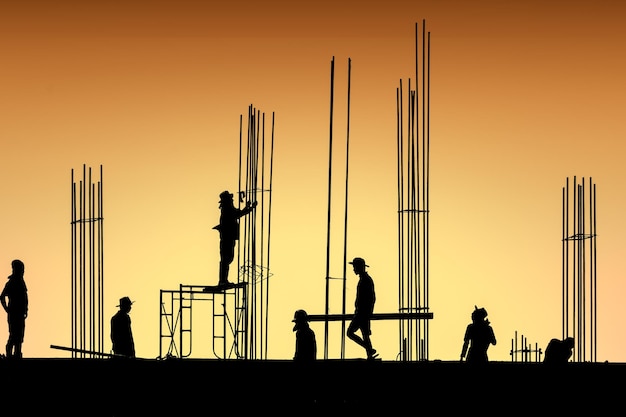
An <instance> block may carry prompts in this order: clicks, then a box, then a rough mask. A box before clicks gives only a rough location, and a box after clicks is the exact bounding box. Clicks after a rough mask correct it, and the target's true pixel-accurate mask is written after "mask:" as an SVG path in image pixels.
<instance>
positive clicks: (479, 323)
mask: <svg viewBox="0 0 626 417" xmlns="http://www.w3.org/2000/svg"><path fill="white" fill-rule="evenodd" d="M495 344H496V336H495V334H494V332H493V328H492V327H491V324H490V323H489V320H487V310H485V309H484V308H478V307H476V306H474V311H473V312H472V323H470V324H468V325H467V328H466V329H465V337H464V339H463V349H462V351H461V362H462V361H463V358H464V357H465V354H466V353H467V362H468V363H486V362H489V357H488V356H487V349H489V345H495ZM468 347H469V349H468Z"/></svg>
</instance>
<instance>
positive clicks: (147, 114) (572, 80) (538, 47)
mask: <svg viewBox="0 0 626 417" xmlns="http://www.w3.org/2000/svg"><path fill="white" fill-rule="evenodd" d="M218 3H219V5H215V6H214V5H208V2H204V1H190V0H179V1H150V2H148V1H139V0H129V1H123V2H122V1H107V2H104V1H91V2H78V1H67V0H59V1H56V2H53V3H51V2H46V1H30V0H25V1H20V2H8V1H2V2H0V56H1V58H0V59H1V62H2V64H1V65H0V140H1V143H2V152H0V178H1V181H0V194H1V195H2V196H3V204H2V211H1V213H2V215H1V216H0V274H1V273H2V271H4V274H5V276H8V275H9V274H10V272H11V269H10V262H11V260H12V259H14V258H19V259H22V260H23V261H24V262H25V265H26V273H25V279H26V281H27V284H28V286H29V294H30V300H31V309H30V316H29V318H28V320H27V329H26V337H25V343H24V355H25V356H28V357H63V356H66V355H67V352H61V351H58V350H53V349H50V345H51V344H55V345H64V346H68V345H70V331H71V329H70V266H71V262H70V254H71V250H70V194H69V190H70V182H71V181H70V175H71V170H72V169H74V170H78V171H79V172H80V171H81V170H82V167H83V165H84V164H85V165H87V166H88V167H93V168H95V169H96V170H97V169H98V167H99V166H100V165H102V166H103V170H104V178H103V180H104V181H103V182H104V187H105V194H104V218H105V221H104V227H105V243H104V248H105V266H104V269H105V297H106V300H105V301H106V302H105V315H106V317H107V320H106V326H107V332H108V317H110V316H111V315H113V314H114V313H115V311H116V310H117V309H116V307H115V306H116V305H117V304H118V299H119V298H120V297H122V296H124V295H128V296H130V297H131V298H132V299H134V300H136V303H135V305H134V308H133V311H132V312H131V317H132V320H133V327H134V332H135V338H136V349H137V355H138V356H140V357H144V358H155V357H157V356H158V354H159V330H158V326H159V315H158V309H159V290H160V289H176V288H178V285H179V284H181V283H183V284H200V285H204V284H214V283H216V282H217V271H218V260H219V250H218V243H219V242H218V235H217V233H216V232H215V231H214V230H212V229H211V227H213V226H214V225H215V224H216V223H217V221H218V217H219V210H218V195H219V193H220V192H221V191H223V190H224V189H229V190H236V187H237V175H238V146H239V118H240V116H241V115H242V114H243V115H246V114H247V110H248V106H249V105H250V104H252V105H254V106H255V107H256V108H257V109H259V110H260V111H262V112H265V113H266V114H268V115H271V114H272V113H274V114H275V118H276V122H275V156H274V157H275V166H274V186H273V203H272V204H273V206H272V207H273V214H272V216H273V217H272V222H273V226H272V227H273V229H272V259H271V266H272V274H273V275H272V278H271V279H272V280H273V281H272V282H273V284H272V285H273V287H272V288H273V289H272V293H271V300H270V303H271V312H270V326H269V332H270V334H269V357H270V358H287V359H290V358H291V357H292V356H293V349H294V341H295V340H294V335H293V333H292V331H291V327H292V323H291V318H292V316H293V311H294V310H296V309H299V308H304V309H306V310H307V311H308V312H309V313H311V314H321V313H323V310H324V288H325V282H324V276H325V265H326V210H327V198H326V197H327V179H328V177H327V173H328V153H329V149H328V145H329V138H328V136H329V135H328V133H329V132H328V126H329V85H330V62H331V60H332V59H333V57H334V58H335V72H336V86H335V88H336V100H338V101H337V103H341V101H340V100H345V97H346V93H345V86H346V78H347V77H346V74H347V61H348V59H351V62H352V72H351V121H350V132H351V133H350V138H351V139H350V141H351V142H350V146H351V156H350V158H351V159H350V193H349V200H350V202H349V207H350V209H349V210H350V211H349V229H348V248H347V253H348V257H350V258H351V257H354V256H362V257H364V258H365V259H366V260H367V262H368V264H369V265H370V266H371V267H370V268H369V272H370V274H371V275H372V277H373V278H374V280H375V283H376V288H377V295H378V304H377V306H376V311H377V312H394V311H397V301H396V300H397V281H398V279H397V276H398V272H397V250H396V241H397V235H396V233H397V232H396V221H397V214H396V211H397V206H396V204H397V203H396V120H395V117H396V101H395V100H396V89H397V87H398V85H399V81H400V80H401V79H402V80H405V82H406V80H408V79H409V78H411V77H413V76H414V73H413V71H414V60H415V55H414V41H415V32H414V31H415V23H417V22H420V23H421V22H422V20H423V19H425V20H426V27H427V30H428V31H429V32H430V33H431V105H430V112H431V122H430V123H431V125H430V132H431V133H430V140H431V171H430V190H431V191H430V213H431V214H430V245H429V251H430V266H429V268H430V302H431V303H430V309H431V311H432V312H433V313H434V317H435V318H434V320H433V321H432V322H431V330H430V358H431V359H441V360H456V359H458V357H459V353H460V351H461V347H462V343H463V333H464V331H465V326H466V325H467V324H468V323H469V321H470V314H471V312H472V310H473V309H474V306H475V305H478V306H479V307H485V308H486V309H487V311H488V312H489V319H490V320H491V322H492V325H493V327H494V330H495V332H496V337H497V339H498V344H497V345H496V346H493V347H491V348H490V351H489V355H490V358H491V359H492V360H510V356H509V350H510V348H511V340H512V339H513V338H514V337H515V332H518V334H520V335H524V336H525V337H526V338H527V339H528V342H529V343H531V344H533V345H534V344H535V343H537V344H538V345H539V347H542V348H545V346H546V345H547V343H548V341H549V340H550V339H551V338H553V337H560V336H561V248H562V246H561V221H562V216H561V214H562V205H561V204H562V200H561V192H562V188H563V187H564V186H565V184H566V179H567V178H570V179H572V178H573V177H574V176H576V177H577V178H579V179H583V178H584V179H588V178H590V177H591V178H593V181H594V183H595V184H596V186H597V202H596V205H597V207H596V208H597V232H598V237H597V251H598V252H597V262H598V264H597V268H598V270H597V274H598V324H597V330H598V360H601V361H604V360H608V361H620V362H621V361H625V360H626V336H625V333H624V332H623V329H624V327H625V325H626V323H624V321H625V318H626V304H625V303H624V302H623V294H624V293H625V286H626V282H625V280H624V272H623V265H622V261H623V259H625V256H626V254H625V253H624V252H625V250H626V243H625V241H624V239H623V235H624V232H625V231H626V230H625V227H626V225H625V224H624V221H623V217H622V213H624V212H625V211H626V198H625V197H624V192H623V184H624V183H625V182H626V181H625V180H626V178H625V176H626V169H624V161H623V157H624V152H625V148H624V147H625V145H624V142H623V138H624V136H625V134H626V126H625V124H624V101H623V100H624V97H625V96H626V91H625V90H626V76H625V75H624V74H626V58H625V55H624V53H623V51H624V46H625V45H626V28H625V27H624V24H623V20H624V17H625V16H626V14H625V12H626V10H625V9H624V8H625V7H626V6H624V5H622V4H620V3H619V2H615V1H604V0H594V1H568V2H551V1H535V0H531V1H528V0H525V1H508V2H501V1H480V0H479V1H472V2H466V1H445V0H438V1H413V2H410V3H407V2H403V1H396V0H390V1H385V2H371V1H359V2H342V1H328V0H322V1H317V2H314V3H307V4H306V5H303V4H302V3H297V2H279V1H271V0H270V1H266V2H249V1H237V2H218ZM339 105H340V104H338V105H337V106H339ZM340 111H342V110H341V107H338V110H337V112H340ZM344 132H345V131H344V130H342V125H341V123H340V122H338V126H337V133H336V135H338V136H337V137H339V135H342V134H343V133H344ZM340 252H342V250H341V249H340ZM335 259H342V254H341V253H337V254H336V258H335ZM333 268H334V269H336V270H338V271H340V270H341V268H342V266H341V265H333ZM356 282H357V279H356V277H355V276H354V275H353V274H352V273H351V270H350V269H348V297H349V298H352V297H353V296H354V289H355V286H356ZM207 320H208V319H207ZM322 326H323V325H322V324H321V323H316V324H313V327H314V330H316V331H317V333H318V339H319V343H321V342H322V335H323V332H322V331H323V327H322ZM395 329H396V324H395V323H393V322H387V321H377V322H375V323H374V325H373V335H372V340H373V343H374V346H375V347H376V348H377V349H378V351H379V352H380V353H381V357H382V358H383V359H389V360H391V359H394V358H395V356H396V355H397V353H398V344H397V339H396V337H395V336H394V333H393V332H394V331H395ZM3 335H6V321H5V320H0V339H1V338H2V337H5V336H3ZM106 349H107V350H108V349H110V342H109V341H108V340H107V344H106ZM347 356H348V357H363V351H362V349H361V348H359V347H358V346H356V345H355V344H353V343H351V342H348V350H347Z"/></svg>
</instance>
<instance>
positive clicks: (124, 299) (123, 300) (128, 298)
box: [116, 297, 134, 307]
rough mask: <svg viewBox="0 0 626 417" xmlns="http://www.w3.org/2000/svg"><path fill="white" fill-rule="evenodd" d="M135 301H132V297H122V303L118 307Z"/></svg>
mask: <svg viewBox="0 0 626 417" xmlns="http://www.w3.org/2000/svg"><path fill="white" fill-rule="evenodd" d="M133 303H134V301H131V299H130V297H122V298H120V303H119V304H118V305H117V306H116V307H122V306H129V305H132V304H133Z"/></svg>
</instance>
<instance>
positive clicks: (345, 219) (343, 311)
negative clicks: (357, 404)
mask: <svg viewBox="0 0 626 417" xmlns="http://www.w3.org/2000/svg"><path fill="white" fill-rule="evenodd" d="M351 69H352V60H351V59H350V58H348V97H347V115H346V175H345V193H344V215H343V263H342V271H343V272H342V277H341V279H342V288H341V314H346V265H347V263H348V259H347V258H348V254H347V248H348V173H349V171H350V170H349V162H350V158H349V156H350V76H351ZM345 333H346V322H345V321H343V320H342V321H341V335H340V337H341V358H342V359H343V358H344V357H345V351H346V341H345V336H344V335H345Z"/></svg>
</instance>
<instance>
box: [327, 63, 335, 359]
mask: <svg viewBox="0 0 626 417" xmlns="http://www.w3.org/2000/svg"><path fill="white" fill-rule="evenodd" d="M334 91H335V57H334V56H333V58H332V60H331V61H330V126H329V133H328V137H329V146H328V209H327V219H326V302H325V307H324V314H326V315H328V313H329V296H330V219H331V196H332V172H333V169H332V162H333V112H334V109H333V103H334ZM324 359H328V321H325V322H324Z"/></svg>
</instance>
